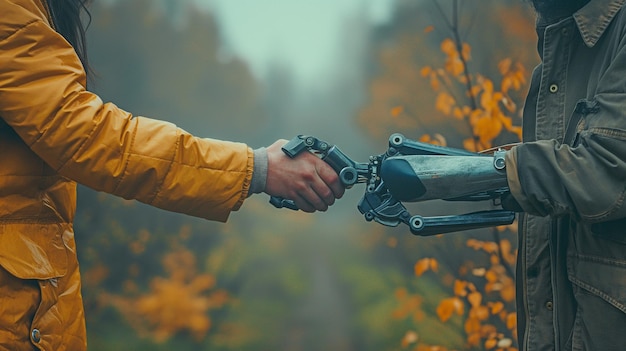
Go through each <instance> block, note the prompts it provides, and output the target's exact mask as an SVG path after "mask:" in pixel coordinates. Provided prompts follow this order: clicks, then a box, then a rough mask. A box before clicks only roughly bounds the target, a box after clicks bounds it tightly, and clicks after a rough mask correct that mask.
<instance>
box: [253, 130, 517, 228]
mask: <svg viewBox="0 0 626 351" xmlns="http://www.w3.org/2000/svg"><path fill="white" fill-rule="evenodd" d="M279 149H280V151H279ZM505 152H506V151H505V150H500V149H498V150H496V151H495V152H493V153H491V154H486V153H474V152H469V151H465V150H461V149H455V148H449V147H442V146H437V145H432V144H427V143H422V142H418V141H414V140H410V139H407V138H405V137H404V136H403V135H401V134H393V135H391V137H390V138H389V145H388V148H387V150H386V151H385V152H384V153H382V154H380V155H373V156H370V157H369V160H368V162H366V163H359V162H355V161H353V160H352V159H350V158H349V157H348V156H346V155H345V154H344V153H343V152H342V151H341V150H339V148H337V146H334V145H331V144H329V143H327V142H325V141H322V140H319V139H317V138H315V137H312V136H302V135H300V136H297V137H295V138H294V139H292V140H291V141H289V142H286V143H285V142H284V141H283V142H280V143H275V144H273V145H272V146H270V147H268V163H269V167H268V178H267V185H266V190H265V192H266V193H268V194H272V195H273V196H271V198H270V203H272V204H273V205H274V206H276V207H277V208H283V207H284V208H290V209H293V210H303V211H306V212H313V211H315V210H320V211H325V210H326V209H327V208H328V206H330V205H332V204H333V203H334V201H335V199H337V198H341V196H342V195H343V193H344V189H349V188H352V187H353V186H354V185H355V184H359V183H364V184H365V193H364V195H363V198H362V199H361V201H360V202H359V204H358V206H357V208H358V210H359V211H360V212H361V213H362V214H363V215H364V217H365V220H367V221H375V222H378V223H380V224H383V225H386V226H391V227H395V226H397V225H399V224H400V223H404V224H405V225H407V226H408V227H409V229H410V231H411V233H413V234H415V235H421V236H428V235H435V234H442V233H449V232H457V231H463V230H468V229H476V228H484V227H492V226H498V225H507V224H511V223H512V222H513V221H514V219H515V212H514V211H513V210H509V209H504V208H502V209H495V210H486V211H479V212H472V213H467V214H461V215H444V216H435V217H423V216H420V215H411V214H410V213H409V211H408V210H407V209H406V207H405V206H404V203H406V202H421V201H427V200H435V199H441V200H446V201H491V202H492V203H493V204H494V205H495V206H496V207H504V206H503V205H502V204H503V199H508V201H507V203H509V202H510V201H511V200H510V199H512V196H511V195H510V192H509V188H508V184H507V178H506V171H505V159H504V154H505ZM287 158H289V159H296V160H298V161H299V162H292V164H293V168H291V169H289V170H290V172H287V173H282V174H272V173H271V172H272V168H273V167H272V164H273V163H275V162H285V161H287ZM281 159H282V161H281ZM320 160H321V161H320ZM322 161H323V162H322ZM296 163H297V165H296ZM303 165H304V166H303ZM303 167H306V168H304V169H303ZM276 168H277V169H278V167H276ZM298 177H299V178H298ZM294 179H305V180H307V181H305V182H303V184H300V185H297V186H294V187H292V188H291V189H290V190H289V191H285V190H284V189H283V188H284V185H285V184H287V183H288V182H289V181H294ZM307 184H310V185H307ZM279 189H280V191H276V190H279ZM513 201H514V200H513ZM516 210H517V209H516Z"/></svg>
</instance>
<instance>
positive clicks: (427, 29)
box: [424, 26, 435, 33]
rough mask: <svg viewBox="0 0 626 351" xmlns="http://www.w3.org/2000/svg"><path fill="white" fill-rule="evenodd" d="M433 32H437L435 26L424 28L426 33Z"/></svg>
mask: <svg viewBox="0 0 626 351" xmlns="http://www.w3.org/2000/svg"><path fill="white" fill-rule="evenodd" d="M433 30H435V26H428V27H426V28H424V33H430V32H432V31H433Z"/></svg>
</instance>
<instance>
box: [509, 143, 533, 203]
mask: <svg viewBox="0 0 626 351" xmlns="http://www.w3.org/2000/svg"><path fill="white" fill-rule="evenodd" d="M504 160H505V162H506V168H505V169H506V180H507V182H508V184H509V190H510V191H511V195H513V198H514V199H515V200H516V201H517V203H518V204H519V206H520V207H521V208H522V209H524V208H530V207H531V206H530V204H529V203H528V200H527V198H526V196H525V195H524V192H523V191H522V183H521V182H520V179H519V173H518V172H517V147H513V148H512V149H511V150H509V151H507V152H506V154H505V155H504Z"/></svg>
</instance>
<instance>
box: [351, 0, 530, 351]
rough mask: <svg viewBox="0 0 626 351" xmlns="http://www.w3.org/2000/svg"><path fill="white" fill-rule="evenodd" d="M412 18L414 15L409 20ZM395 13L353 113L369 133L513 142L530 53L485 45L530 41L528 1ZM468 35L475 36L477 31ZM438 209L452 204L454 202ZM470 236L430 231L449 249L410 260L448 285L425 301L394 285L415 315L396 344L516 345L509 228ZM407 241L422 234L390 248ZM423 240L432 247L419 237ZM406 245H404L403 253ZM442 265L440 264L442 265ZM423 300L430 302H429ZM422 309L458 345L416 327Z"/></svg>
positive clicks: (472, 143)
mask: <svg viewBox="0 0 626 351" xmlns="http://www.w3.org/2000/svg"><path fill="white" fill-rule="evenodd" d="M425 14H427V15H425ZM489 14H497V15H489ZM411 16H415V18H414V21H413V22H408V20H407V19H408V18H411ZM427 16H429V18H428V19H427V18H425V17H427ZM478 17H480V18H478ZM434 18H436V19H437V20H434ZM396 20H397V21H399V22H400V23H394V25H395V26H396V28H392V29H386V33H387V38H386V39H385V40H384V41H383V45H381V46H380V47H379V50H378V51H373V52H374V53H376V54H377V57H378V70H377V71H376V74H374V75H373V78H372V80H371V84H370V100H369V102H368V104H367V105H366V106H365V107H364V108H363V110H362V111H361V113H360V114H359V120H360V121H361V122H362V124H363V125H364V127H365V128H366V130H367V131H368V132H369V133H371V134H372V135H374V136H383V135H384V134H388V133H390V132H392V131H393V132H395V131H401V132H403V133H404V134H405V135H409V136H410V137H412V138H415V139H419V140H421V141H425V142H431V143H436V144H440V145H449V146H454V147H463V148H465V149H467V150H470V151H475V152H480V151H483V150H485V149H489V148H492V147H494V146H500V145H502V144H505V143H509V142H515V141H519V140H520V138H521V128H520V124H521V106H520V105H521V101H522V100H523V95H524V93H525V88H526V76H527V72H528V69H529V67H530V66H532V64H533V63H534V60H535V58H534V57H531V56H530V55H528V53H527V52H524V54H523V55H511V53H509V55H510V56H506V55H504V54H503V53H502V52H501V50H500V49H501V48H500V47H497V48H496V47H490V45H492V46H493V45H497V46H501V47H506V46H507V45H508V46H510V45H511V44H510V43H511V42H514V43H516V44H529V45H530V43H531V42H532V40H533V39H534V32H533V31H532V20H530V16H529V12H528V9H526V8H522V7H521V6H520V5H513V4H512V3H510V2H508V1H489V2H476V1H474V2H468V1H458V0H449V1H437V0H432V1H429V2H422V3H420V4H416V3H411V4H409V3H406V2H401V3H400V4H399V10H398V14H397V16H396ZM405 21H407V22H405ZM494 22H495V23H494ZM416 23H418V24H416ZM494 28H498V30H494ZM499 28H502V30H500V29H499ZM388 33H392V34H391V35H389V34H388ZM472 33H480V34H478V38H475V37H476V35H474V36H473V37H472V36H471V35H470V34H472ZM389 37H391V38H392V39H390V38H389ZM505 38H506V40H504V39H505ZM472 39H473V40H472ZM526 48H527V49H528V52H532V50H530V47H529V46H526ZM512 52H513V53H515V52H514V50H513V51H512ZM513 58H514V59H513ZM439 208H440V209H442V210H444V211H450V210H451V209H452V208H453V207H451V206H447V205H440V206H439ZM446 214H450V213H446ZM474 232H476V231H474ZM475 234H477V233H473V234H471V236H470V233H462V234H461V235H463V239H462V240H455V239H452V240H450V239H448V238H447V237H442V238H436V240H441V241H444V242H445V244H442V245H448V250H447V252H446V251H445V250H440V251H436V254H432V253H431V254H428V256H426V257H422V258H419V259H417V260H416V261H413V262H414V276H415V277H416V279H418V284H419V281H420V280H423V279H425V277H426V276H428V275H433V274H434V275H440V279H441V282H440V284H441V285H443V286H444V287H447V288H448V289H449V290H448V293H445V295H444V296H439V297H438V298H436V299H434V300H426V299H425V298H424V297H422V296H421V295H420V294H419V293H412V292H411V288H410V287H399V288H398V290H397V291H396V294H395V298H396V300H397V303H398V305H397V308H396V309H395V310H394V312H393V315H394V317H396V318H398V319H407V318H408V319H409V320H411V321H413V323H414V325H413V327H410V329H409V330H408V331H407V332H406V333H405V334H404V336H403V337H402V339H401V341H400V344H401V346H402V347H403V348H405V349H411V350H416V351H419V350H440V351H444V350H449V349H455V348H458V347H462V348H463V349H487V350H500V351H511V350H516V348H515V347H516V346H515V340H516V335H515V327H516V326H515V321H516V320H515V306H514V273H513V272H514V269H513V266H514V264H515V255H516V247H515V240H514V239H513V237H512V236H514V234H515V229H514V227H507V228H494V229H490V230H484V231H482V232H481V233H480V235H479V236H477V237H474V235H475ZM457 238H458V236H457ZM407 240H414V241H416V240H417V241H419V240H420V239H415V238H409V239H406V240H403V241H402V242H400V243H397V244H394V246H397V247H412V248H414V247H415V245H411V244H406V241H407ZM460 241H463V242H464V244H463V245H464V246H465V247H466V248H465V249H462V248H459V247H458V246H457V247H456V248H454V250H456V251H457V253H455V255H454V256H456V257H451V255H449V250H451V249H452V248H451V246H452V245H451V244H452V243H455V244H454V245H457V244H459V242H460ZM420 243H421V244H425V245H429V243H425V241H424V239H422V241H420ZM430 243H432V242H430ZM387 245H389V242H387ZM418 245H419V244H418ZM468 250H469V251H468ZM420 251H421V252H422V254H424V253H425V252H426V250H425V249H423V248H422V249H421V250H420ZM407 252H408V251H407V250H406V249H404V251H403V253H405V254H406V253H407ZM459 257H467V258H468V259H467V260H465V261H462V260H459V259H458V258H459ZM408 260H409V261H410V260H411V259H410V258H409V259H408ZM442 262H443V264H442ZM442 265H443V266H444V267H445V268H446V269H445V272H440V267H441V266H442ZM455 267H456V268H455ZM430 278H431V279H432V277H430ZM430 304H434V305H435V306H436V308H435V309H431V308H430ZM429 313H434V314H435V315H436V316H437V318H438V319H439V320H440V321H441V322H443V323H444V324H449V323H451V322H452V321H455V322H456V323H457V324H458V323H460V324H461V330H462V333H463V334H464V336H465V341H464V342H463V344H462V345H456V346H450V345H449V344H447V343H446V342H445V341H443V340H437V339H436V337H433V336H432V335H427V334H425V333H421V332H420V331H419V329H420V328H422V329H423V320H424V318H425V317H424V316H425V315H427V314H429ZM450 347H451V348H450Z"/></svg>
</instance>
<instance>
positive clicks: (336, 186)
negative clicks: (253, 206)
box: [265, 140, 345, 212]
mask: <svg viewBox="0 0 626 351" xmlns="http://www.w3.org/2000/svg"><path fill="white" fill-rule="evenodd" d="M286 143H287V140H278V141H276V142H274V143H273V144H272V145H271V146H269V147H267V160H268V167H267V181H266V184H265V192H266V193H267V194H269V195H271V196H277V197H282V198H285V199H290V200H293V202H294V203H295V204H296V206H298V208H299V209H300V210H302V211H304V212H315V211H326V210H327V209H328V206H330V205H332V204H333V203H334V202H335V199H339V198H341V197H342V196H343V193H344V190H345V189H344V187H343V185H342V184H341V181H340V180H339V176H338V175H337V173H336V172H335V170H333V169H332V167H330V166H329V165H328V164H327V163H326V162H324V161H322V160H321V159H320V158H319V157H317V156H315V155H313V154H312V153H310V152H302V153H300V154H298V155H297V156H296V157H294V158H290V157H289V156H287V155H285V153H284V152H283V151H282V149H281V148H282V146H283V145H285V144H286Z"/></svg>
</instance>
